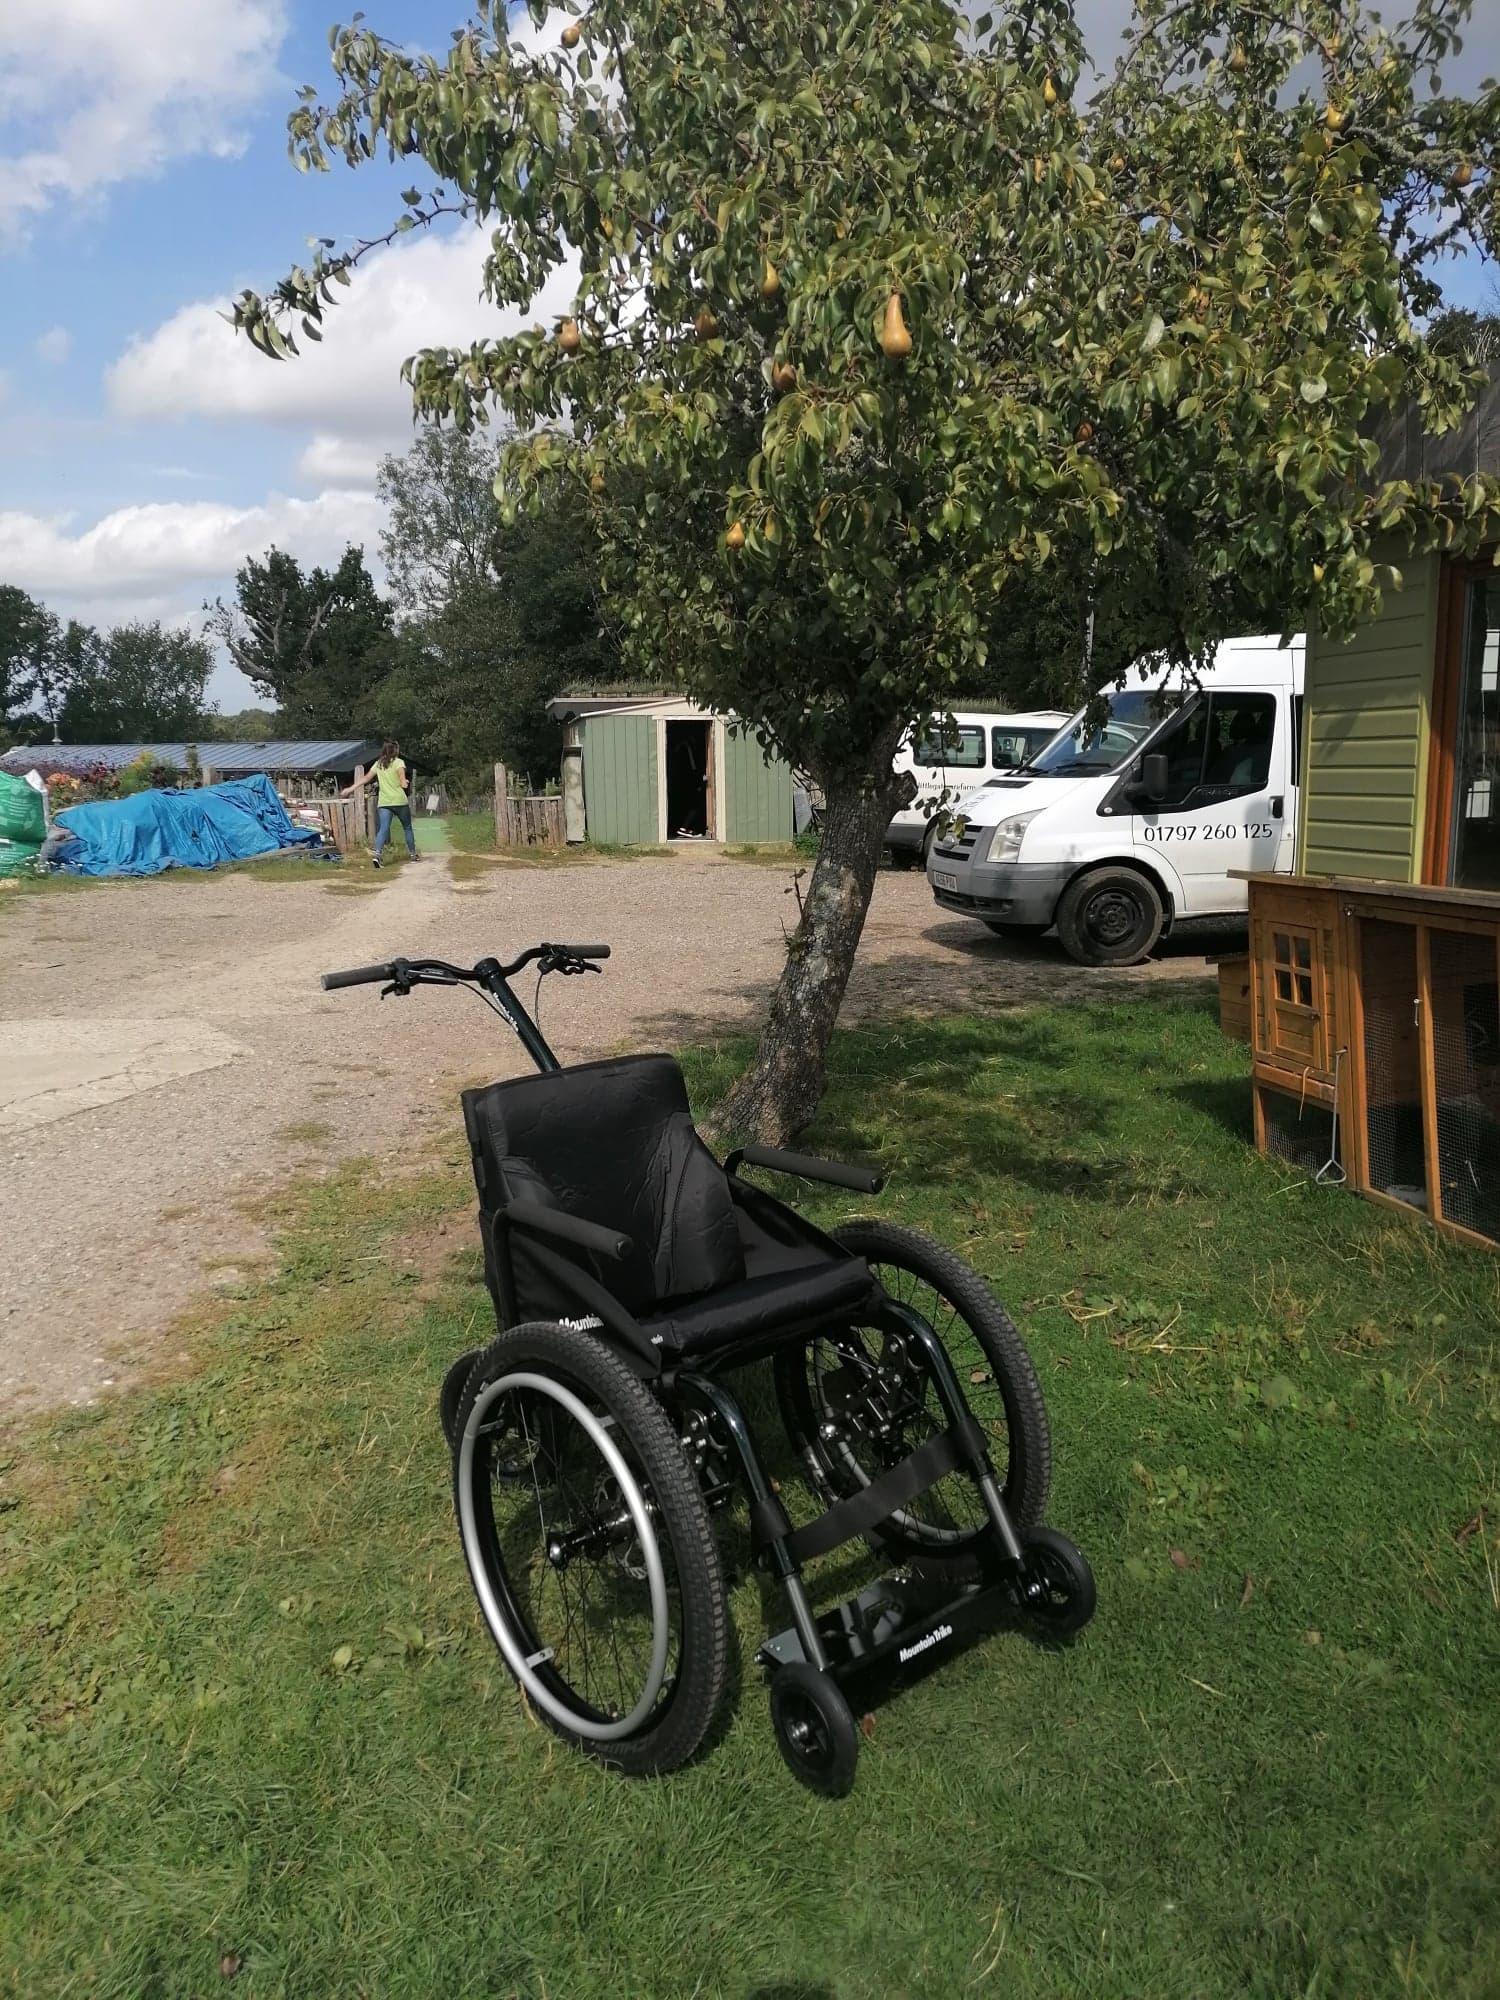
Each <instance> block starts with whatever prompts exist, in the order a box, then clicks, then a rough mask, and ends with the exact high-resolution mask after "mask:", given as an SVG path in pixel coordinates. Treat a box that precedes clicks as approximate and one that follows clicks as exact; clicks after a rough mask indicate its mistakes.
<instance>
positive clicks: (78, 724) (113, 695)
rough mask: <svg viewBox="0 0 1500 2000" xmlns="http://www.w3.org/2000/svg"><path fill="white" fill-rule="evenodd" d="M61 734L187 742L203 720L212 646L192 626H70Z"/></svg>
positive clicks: (85, 739) (80, 739) (71, 738)
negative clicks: (106, 628)
mask: <svg viewBox="0 0 1500 2000" xmlns="http://www.w3.org/2000/svg"><path fill="white" fill-rule="evenodd" d="M68 637H69V638H70V639H71V645H72V657H71V662H70V665H69V667H68V670H67V673H66V676H65V680H64V685H63V690H62V702H61V710H60V720H61V727H62V734H63V738H64V740H65V741H67V742H72V743H182V742H186V741H187V740H188V739H189V738H191V737H193V736H195V735H197V733H198V732H199V730H200V729H201V728H202V724H203V704H204V697H205V694H206V692H207V688H208V680H209V676H210V675H211V674H212V672H213V666H214V656H213V652H212V649H211V648H210V647H209V646H207V645H206V644H205V643H204V641H203V640H202V639H199V638H195V637H194V636H193V635H192V634H191V633H189V632H182V631H177V630H174V629H172V628H171V627H167V626H163V625H162V624H160V622H158V621H156V620H153V621H152V622H151V623H149V624H134V625H116V626H115V627H114V628H113V629H112V630H111V631H108V632H106V633H104V634H103V635H102V636H101V635H100V634H98V633H95V632H93V631H91V630H89V629H88V628H86V627H82V626H70V627H69V628H68Z"/></svg>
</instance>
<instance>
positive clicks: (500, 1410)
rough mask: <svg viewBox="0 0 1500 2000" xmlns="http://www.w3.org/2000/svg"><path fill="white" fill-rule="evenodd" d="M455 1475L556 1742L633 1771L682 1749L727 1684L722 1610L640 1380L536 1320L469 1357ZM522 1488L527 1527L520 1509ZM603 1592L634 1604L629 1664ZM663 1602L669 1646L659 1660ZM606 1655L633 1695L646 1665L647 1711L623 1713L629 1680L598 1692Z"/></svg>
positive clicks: (703, 1531)
mask: <svg viewBox="0 0 1500 2000" xmlns="http://www.w3.org/2000/svg"><path fill="white" fill-rule="evenodd" d="M559 1398H561V1400H558V1399H559ZM611 1450H612V1451H613V1453H614V1454H616V1455H617V1456H616V1457H615V1459H614V1460H613V1462H611V1460H610V1452H611ZM621 1470H623V1471H624V1473H625V1475H626V1476H625V1478H624V1479H623V1480H621V1479H620V1478H619V1477H618V1476H617V1475H618V1473H619V1472H620V1471H621ZM453 1487H454V1505H455V1508H456V1511H457V1513H458V1517H459V1533H460V1540H461V1542H462V1545H463V1550H464V1557H465V1560H466V1561H467V1563H468V1565H469V1574H470V1578H471V1580H472V1581H473V1583H474V1588H475V1592H476V1594H477V1595H478V1597H479V1602H480V1609H481V1612H482V1614H483V1616H484V1619H485V1622H486V1624H487V1625H488V1626H489V1628H490V1633H491V1636H492V1637H493V1638H494V1640H495V1643H496V1645H497V1646H498V1647H499V1649H500V1652H501V1656H502V1658H504V1660H505V1664H506V1666H507V1668H508V1669H509V1670H510V1672H511V1673H512V1674H513V1675H514V1677H515V1678H516V1680H517V1681H518V1682H519V1684H520V1685H521V1687H522V1688H523V1690H524V1691H525V1692H526V1694H527V1696H528V1698H529V1700H530V1702H531V1705H532V1707H533V1709H534V1710H535V1712H536V1713H537V1714H538V1715H540V1716H541V1718H542V1719H543V1721H545V1722H546V1723H547V1724H548V1725H549V1726H550V1727H551V1728H553V1729H555V1730H556V1731H557V1733H558V1735H560V1736H562V1737H563V1738H565V1739H566V1740H567V1741H568V1742H571V1743H573V1744H576V1745H577V1747H578V1748H579V1749H581V1750H584V1751H586V1752H587V1753H588V1754H589V1755H590V1756H593V1757H595V1758H597V1759H598V1760H599V1761H600V1762H601V1763H604V1764H607V1765H609V1766H611V1767H613V1768H615V1769H618V1770H620V1771H623V1772H626V1773H628V1774H630V1775H632V1776H647V1775H650V1774H653V1773H657V1772H663V1771H670V1770H673V1769H675V1768H676V1767H677V1766H678V1765H679V1764H682V1763H684V1762H686V1760H687V1759H688V1758H689V1757H691V1756H692V1755H693V1753H694V1751H695V1750H696V1749H697V1748H698V1746H699V1744H700V1743H701V1742H702V1741H703V1738H704V1736H705V1734H706V1733H707V1731H708V1729H709V1728H710V1726H711V1724H712V1722H713V1719H714V1716H715V1715H716V1713H717V1711H718V1708H719V1705H720V1703H721V1701H722V1699H723V1696H724V1690H725V1684H726V1681H727V1678H728V1661H729V1610H728V1603H727V1600H726V1596H725V1589H724V1577H723V1572H722V1570H721V1568H720V1563H719V1552H718V1548H717V1546H716V1544H715V1541H714V1536H713V1530H712V1527H711V1526H710V1523H709V1516H708V1509H707V1507H706V1506H705V1505H704V1501H703V1496H702V1494H701V1493H700V1491H699V1489H698V1485H697V1481H696V1480H695V1478H694V1476H693V1473H692V1470H691V1468H690V1466H689V1464H688V1460H687V1457H686V1454H685V1453H684V1451H683V1448H682V1445H681V1442H680V1440H679V1439H678V1437H677V1435H676V1433H675V1432H674V1430H673V1429H672V1426H671V1424H670V1423H669V1421H668V1419H667V1417H666V1414H665V1412H664V1411H663V1410H662V1407H661V1405H660V1404H659V1403H658V1402H657V1401H656V1400H655V1398H654V1397H653V1396H652V1395H651V1394H650V1392H649V1391H648V1390H647V1389H646V1388H645V1386H644V1385H643V1384H642V1383H641V1382H640V1381H639V1380H638V1379H637V1378H636V1377H635V1376H634V1375H633V1374H632V1373H631V1372H630V1370H629V1369H628V1368H626V1367H625V1365H624V1364H623V1363H622V1362H621V1361H620V1360H618V1359H617V1357H616V1356H615V1355H614V1354H612V1353H611V1352H610V1351H609V1349H608V1348H606V1347H605V1346H604V1345H603V1344H602V1343H601V1342H599V1341H597V1340H595V1339H594V1338H592V1336H590V1335H589V1334H587V1333H579V1332H576V1331H574V1330H572V1329H570V1328H568V1327H563V1326H558V1325H555V1324H552V1323H549V1322H536V1323H533V1324H531V1325H527V1326H519V1327H515V1328H513V1329H512V1330H511V1331H510V1332H508V1333H503V1334H501V1335H500V1337H499V1339H497V1340H496V1341H494V1342H493V1343H492V1344H491V1345H490V1346H489V1347H488V1348H486V1349H485V1350H484V1352H483V1353H482V1354H481V1355H480V1356H479V1357H478V1359H477V1360H476V1362H475V1364H474V1367H473V1369H472V1371H471V1373H470V1376H469V1380H468V1383H467V1384H466V1386H465V1388H464V1392H463V1396H462V1398H461V1400H460V1404H459V1408H458V1411H457V1413H456V1417H455V1422H454V1438H453ZM533 1497H534V1499H535V1514H536V1519H537V1521H538V1522H540V1524H541V1525H540V1531H539V1532H538V1530H537V1527H536V1524H535V1523H534V1522H532V1520H531V1519H530V1518H529V1517H530V1513H531V1511H532V1504H531V1503H532V1500H533ZM627 1515H628V1516H629V1522H628V1525H627V1526H626V1528H625V1529H624V1531H623V1533H616V1534H615V1535H613V1536H610V1535H608V1534H606V1533H605V1531H604V1525H601V1524H606V1525H607V1524H608V1523H609V1522H611V1521H624V1520H626V1517H627ZM642 1516H644V1519H645V1522H646V1526H647V1531H648V1532H647V1534H645V1535H643V1534H642V1533H641V1532H640V1524H641V1518H642ZM595 1528H597V1529H598V1530H599V1532H598V1536H597V1544H596V1546H595V1547H591V1548H587V1549H584V1548H580V1553H579V1555H578V1556H577V1558H576V1560H575V1561H574V1562H572V1563H564V1564H562V1565H561V1566H560V1567H559V1566H558V1565H557V1564H555V1563H554V1562H553V1560H552V1559H551V1557H550V1555H549V1548H550V1546H551V1544H552V1543H555V1542H559V1541H566V1540H568V1539H569V1538H570V1537H571V1539H572V1541H574V1542H577V1543H580V1544H581V1543H586V1542H587V1541H588V1535H589V1531H591V1530H593V1529H595ZM570 1567H571V1568H573V1570H574V1577H575V1581H577V1579H578V1576H579V1574H580V1573H582V1572H585V1571H586V1572H587V1580H586V1581H585V1582H584V1584H583V1587H582V1590H581V1592H580V1599H581V1601H580V1602H578V1603H575V1604H570V1603H569V1600H568V1597H567V1589H568V1584H567V1577H568V1571H569V1568H570ZM658 1572H659V1573H658ZM596 1583H597V1584H598V1590H597V1593H596V1594H595V1595H594V1596H593V1598H592V1601H590V1597H589V1591H590V1589H591V1588H593V1587H594V1585H595V1584H596ZM658 1586H660V1588H661V1590H662V1592H663V1593H664V1595H663V1596H662V1597H658V1595H657V1592H658ZM648 1601H649V1609H648V1610H647V1611H646V1613H645V1616H644V1618H642V1617H640V1616H639V1608H640V1607H641V1606H642V1604H643V1603H645V1602H648ZM617 1602H618V1605H619V1607H620V1608H621V1610H622V1611H623V1610H625V1609H626V1608H627V1607H628V1609H629V1611H630V1613H631V1615H632V1626H631V1632H632V1633H633V1632H634V1631H635V1630H636V1628H637V1627H639V1630H640V1632H641V1634H642V1635H643V1640H642V1643H641V1645H640V1646H639V1647H637V1648H636V1654H639V1655H644V1657H645V1665H644V1666H643V1667H642V1668H641V1669H640V1671H639V1673H637V1670H636V1665H635V1657H636V1654H632V1652H631V1651H630V1650H629V1649H627V1651H626V1654H625V1659H626V1660H629V1661H630V1662H631V1664H630V1666H629V1668H628V1670H627V1668H626V1666H625V1665H624V1664H623V1663H622V1657H621V1645H622V1637H621V1634H622V1632H624V1631H625V1627H624V1624H623V1620H622V1622H621V1624H620V1625H619V1626H618V1627H616V1625H615V1623H614V1621H613V1618H612V1613H613V1611H614V1609H615V1607H616V1603H617ZM663 1602H664V1603H665V1606H666V1611H665V1617H666V1622H667V1627H668V1640H667V1652H666V1656H665V1659H664V1660H661V1661H658V1659H657V1655H656V1647H657V1644H658V1634H659V1632H660V1631H661V1629H662V1610H661V1607H662V1604H663ZM538 1626H543V1627H544V1629H542V1630H538V1629H537V1627H538ZM628 1636H630V1635H629V1634H627V1637H628ZM611 1654H613V1668H615V1669H618V1670H619V1674H620V1679H621V1685H622V1686H625V1685H626V1684H627V1683H628V1686H629V1688H630V1690H632V1691H633V1690H634V1689H635V1685H636V1680H637V1679H639V1680H641V1681H642V1682H643V1683H644V1686H643V1690H642V1701H643V1702H644V1700H645V1698H646V1695H647V1694H649V1693H650V1691H651V1686H652V1682H653V1679H654V1678H655V1677H656V1675H657V1674H658V1673H659V1675H660V1679H659V1683H658V1687H657V1692H656V1693H655V1695H654V1699H652V1700H651V1702H650V1705H649V1710H648V1712H645V1713H643V1714H642V1715H641V1716H640V1718H639V1719H638V1720H637V1721H635V1722H634V1723H632V1722H631V1714H632V1713H633V1711H632V1710H630V1709H628V1708H625V1703H626V1702H627V1701H628V1700H629V1693H626V1694H624V1695H622V1697H621V1698H620V1700H619V1702H618V1703H616V1702H613V1701H610V1700H601V1698H600V1696H599V1693H598V1683H597V1676H598V1675H599V1674H600V1673H601V1672H602V1675H603V1676H604V1677H605V1678H608V1677H609V1675H610V1674H611V1671H612V1668H611ZM544 1655H545V1657H543V1656H544ZM596 1662H598V1663H602V1665H601V1666H596V1664H595V1663H596ZM621 1709H624V1713H623V1714H622V1713H621V1712H620V1710H621ZM627 1725H628V1726H627Z"/></svg>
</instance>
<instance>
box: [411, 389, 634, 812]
mask: <svg viewBox="0 0 1500 2000" xmlns="http://www.w3.org/2000/svg"><path fill="white" fill-rule="evenodd" d="M498 471H499V454H498V451H497V448H496V447H495V446H494V445H493V444H492V443H490V441H489V440H488V439H487V438H486V437H485V436H484V435H483V434H482V433H481V434H467V435H466V434H465V433H463V432H459V431H451V430H450V431H442V430H438V429H436V428H434V427H427V428H425V429H424V430H423V431H422V432H421V433H420V434H419V436H418V438H417V441H416V443H415V444H414V445H413V446H412V448H411V450H410V451H408V452H407V453H406V454H405V455H404V456H402V457H399V458H397V457H390V458H387V459H386V460H385V461H384V462H383V464H382V466H381V469H380V479H379V491H380V495H381V498H382V499H383V500H384V501H385V503H386V507H387V509H388V526H387V528H386V532H385V535H384V537H383V538H382V542H381V554H382V556H383V558H384V560H385V565H386V570H387V573H388V575H389V577H390V580H391V589H392V594H393V596H394V597H395V599H396V602H397V604H398V605H399V606H400V607H401V608H402V610H403V612H404V613H405V617H404V621H403V624H402V630H401V643H400V646H399V648H398V653H397V663H396V665H395V667H394V668H393V670H392V672H391V673H390V675H389V676H388V677H387V679H386V680H385V681H384V682H383V683H382V684H381V686H380V687H379V688H378V689H377V690H376V692H375V695H374V697H373V703H372V714H373V716H374V718H375V721H376V723H377V725H378V728H379V730H380V733H381V734H383V735H384V734H392V733H393V734H395V735H398V736H400V737H401V738H402V740H403V741H408V740H410V741H420V742H421V743H423V744H424V745H425V746H426V750H427V756H428V759H429V761H430V762H431V763H432V764H433V765H434V766H435V768H437V769H438V770H439V771H441V772H442V773H443V775H444V776H445V778H446V779H447V780H448V782H449V784H450V786H451V787H452V788H454V789H456V790H458V791H460V792H462V791H478V790H479V789H481V788H482V787H483V786H484V785H486V784H487V783H488V782H489V775H490V771H491V768H492V767H493V765H494V764H495V762H496V761H497V760H498V761H500V762H503V763H504V764H506V765H507V766H509V768H510V769H511V770H513V771H517V772H529V773H530V776H531V781H532V783H534V784H537V785H541V784H544V783H545V782H546V781H547V780H548V779H551V778H555V777H556V776H557V771H558V760H559V757H560V755H561V750H562V732H561V730H560V729H559V728H558V726H557V725H556V724H555V723H553V722H551V721H549V720H548V717H547V713H546V704H547V702H548V701H549V700H550V699H551V698H552V696H553V695H555V694H557V693H558V691H559V690H560V689H561V688H564V687H566V686H568V685H570V684H572V683H575V682H587V683H591V684H597V683H599V682H602V681H610V680H613V679H615V678H617V677H618V675H619V672H620V665H619V654H618V649H617V647H616V646H615V644H614V642H613V639H612V638H611V637H610V635H609V634H607V633H606V631H605V630H604V628H603V626H602V624H601V617H600V604H599V569H600V551H599V540H598V536H597V533H596V532H595V525H594V521H593V519H592V516H591V513H590V510H588V509H587V508H577V507H574V506H571V505H570V504H566V502H567V500H568V498H569V496H563V495H559V496H556V497H555V498H554V499H553V500H552V501H551V502H550V504H548V505H546V506H544V507H541V508H539V509H538V511H537V512H536V513H535V514H532V515H527V516H523V517H521V518H520V519H518V520H515V521H513V522H511V523H509V524H507V523H505V522H504V521H503V520H502V519H501V510H500V504H499V501H498V500H497V499H496V496H495V481H496V477H497V474H498Z"/></svg>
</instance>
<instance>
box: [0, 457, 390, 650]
mask: <svg viewBox="0 0 1500 2000" xmlns="http://www.w3.org/2000/svg"><path fill="white" fill-rule="evenodd" d="M380 518H381V517H380V508H379V506H378V503H377V502H376V500H375V499H374V497H373V495H371V494H369V493H353V492H345V491H341V490H338V489H333V490H330V491H328V492H325V493H320V494H318V495H317V497H316V498H315V499H311V500H298V499H290V498H286V497H285V496H283V495H280V494H273V495H272V496H271V497H270V498H269V499H267V500H266V501H265V502H264V503H263V504H262V505H260V506H255V507H226V506H220V505H218V504H217V503H215V502H213V501H207V500H198V501H167V502H158V503H154V504H152V505H149V506H140V507H120V508H117V509H116V510H115V512H114V513H112V514H106V515H105V516H104V517H103V519H102V520H99V521H96V522H94V523H93V525H92V526H90V527H84V528H78V527H75V525H74V522H73V520H72V518H71V517H70V516H67V515H44V514H25V513H19V512H17V513H0V575H4V576H5V578H6V579H7V581H9V582H12V583H16V584H19V585H20V587H21V588H22V589H23V590H30V591H32V592H34V593H35V594H36V595H37V596H39V597H43V598H45V599H47V601H48V602H49V603H51V604H52V605H53V606H54V608H55V609H57V610H59V611H61V612H64V613H65V614H66V613H68V612H77V613H78V614H79V615H82V616H87V617H90V618H104V617H105V616H106V611H107V613H108V615H110V616H113V617H123V616H129V617H142V616H146V617H154V616H160V615H163V613H164V607H166V606H169V605H175V606H176V607H177V610H178V612H179V613H180V611H181V609H182V606H183V602H184V599H186V598H188V597H190V596H192V595H193V593H195V592H196V593H198V594H199V595H201V594H202V593H203V592H204V590H205V589H206V588H208V587H212V588H213V589H215V590H218V589H221V588H222V587H223V586H224V584H225V581H226V579H227V578H229V577H231V576H232V575H233V573H234V571H235V570H236V569H237V568H238V566H239V565H240V563H242V562H243V561H244V559H245V557H246V556H250V555H260V554H263V553H264V551H265V550H266V549H268V548H269V547H271V545H272V544H273V543H274V544H275V545H276V547H278V548H283V549H286V550H288V551H289V552H290V553H291V554H293V555H295V556H297V557H299V558H300V559H301V560H302V561H303V562H304V563H319V562H321V563H327V562H330V561H337V559H338V557H339V556H340V555H341V554H342V553H343V550H344V548H345V547H346V545H347V544H348V543H349V542H360V543H363V545H364V546H365V548H366V551H367V553H368V554H369V555H371V556H373V555H374V553H375V548H376V543H377V541H378V539H379V534H380Z"/></svg>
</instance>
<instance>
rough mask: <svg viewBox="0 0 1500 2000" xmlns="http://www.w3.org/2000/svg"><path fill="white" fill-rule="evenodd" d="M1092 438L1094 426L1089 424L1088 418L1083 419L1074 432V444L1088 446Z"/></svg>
mask: <svg viewBox="0 0 1500 2000" xmlns="http://www.w3.org/2000/svg"><path fill="white" fill-rule="evenodd" d="M1093 436H1094V426H1093V425H1092V424H1091V423H1090V422H1089V420H1088V418H1087V417H1085V418H1084V420H1083V422H1082V423H1081V424H1080V425H1079V426H1078V428H1077V430H1076V431H1074V433H1073V439H1074V442H1075V443H1076V444H1089V443H1091V442H1092V440H1093Z"/></svg>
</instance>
